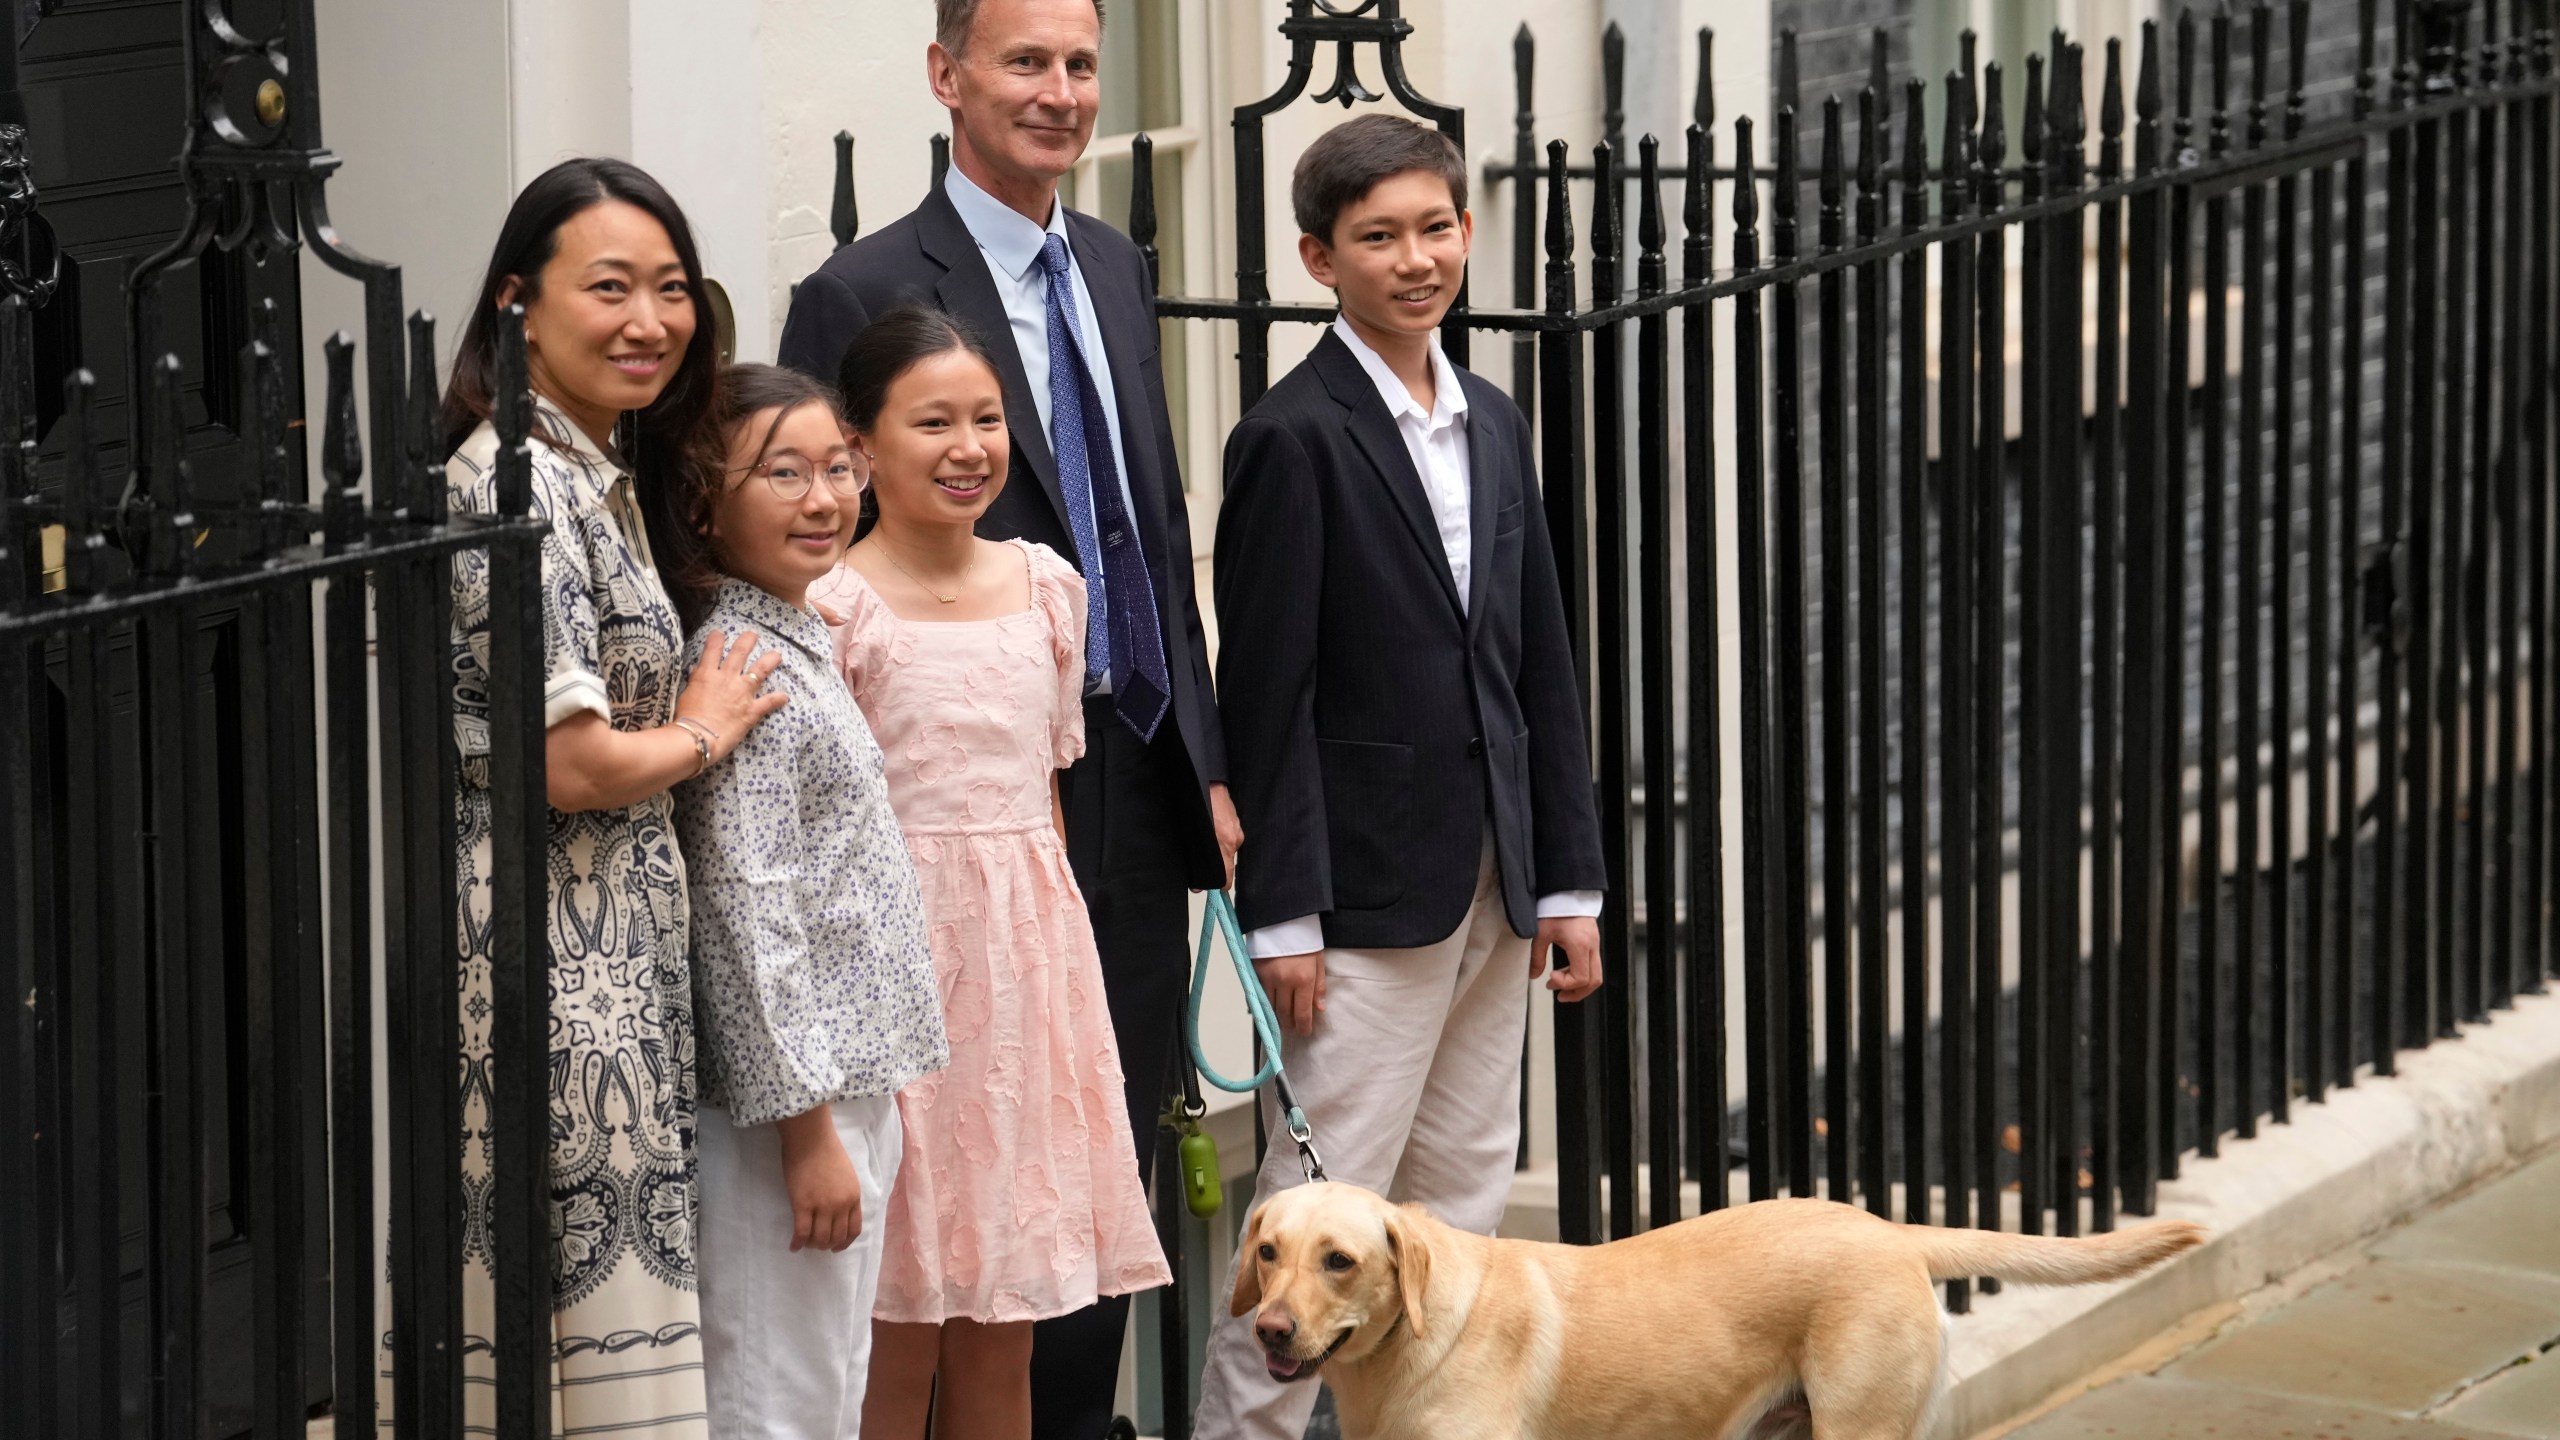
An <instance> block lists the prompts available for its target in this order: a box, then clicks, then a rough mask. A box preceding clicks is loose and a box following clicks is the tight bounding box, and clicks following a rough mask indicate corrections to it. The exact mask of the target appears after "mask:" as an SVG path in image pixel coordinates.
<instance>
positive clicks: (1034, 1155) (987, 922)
mask: <svg viewBox="0 0 2560 1440" xmlns="http://www.w3.org/2000/svg"><path fill="white" fill-rule="evenodd" d="M1013 545H1014V548H1015V550H1016V552H1017V553H1018V554H1020V555H1021V556H1022V557H1023V560H1024V562H1025V564H1027V565H1028V566H1029V568H1030V572H1031V605H1030V608H1029V609H1027V610H1023V611H1019V612H1017V613H1015V614H1012V615H1007V616H1003V617H1000V618H997V619H992V620H959V621H916V620H906V619H901V618H900V617H899V616H898V615H897V614H896V613H895V612H893V611H892V610H890V608H889V606H888V605H887V603H886V602H884V601H883V600H881V598H880V597H879V595H878V594H877V593H876V592H874V591H873V590H872V588H871V586H870V583H869V582H868V581H866V580H864V579H863V577H862V576H861V574H860V573H859V572H857V571H856V570H854V569H853V567H852V566H851V565H843V566H839V567H838V568H837V570H836V572H835V573H834V574H833V575H832V576H830V577H828V579H827V580H825V581H822V582H820V583H819V584H818V585H817V586H815V587H813V588H812V589H811V591H810V598H811V599H813V600H816V601H818V602H820V603H822V604H824V605H826V606H828V607H829V608H831V609H832V610H834V611H835V612H836V614H837V615H838V616H840V617H841V623H840V624H839V625H838V626H837V628H836V632H835V641H836V658H837V661H838V663H839V664H840V665H841V666H842V668H843V670H844V677H845V683H846V684H847V685H849V686H850V687H851V688H852V690H853V698H854V703H855V704H857V705H858V706H860V707H861V709H862V713H863V716H864V718H865V719H867V720H869V721H870V722H871V729H872V733H873V734H874V735H876V736H877V737H878V738H879V741H880V749H881V751H882V753H883V754H884V755H885V757H886V758H887V761H888V770H889V804H890V808H891V809H892V810H894V811H896V812H897V816H898V821H899V824H900V825H901V826H902V827H903V828H904V829H905V831H906V836H907V849H908V852H909V853H910V854H911V855H913V856H914V858H915V865H916V875H917V878H918V879H919V880H920V881H921V882H922V885H923V890H924V913H925V922H926V926H927V929H928V933H929V936H930V941H931V948H932V952H933V967H934V977H935V980H936V983H937V986H938V988H939V990H940V992H941V997H942V1008H943V1024H944V1028H945V1029H946V1030H947V1031H948V1033H949V1035H950V1040H951V1064H950V1066H949V1067H948V1068H947V1069H944V1070H941V1071H939V1072H936V1073H934V1074H930V1075H926V1076H924V1077H922V1078H920V1079H918V1080H916V1081H914V1082H912V1083H910V1084H909V1085H908V1086H907V1087H906V1088H905V1089H904V1090H902V1091H900V1092H899V1094H898V1114H899V1118H900V1119H901V1120H902V1121H904V1122H905V1126H906V1150H905V1154H904V1158H903V1160H902V1161H901V1163H900V1166H899V1170H898V1183H897V1186H896V1188H895V1189H894V1190H893V1191H892V1192H891V1193H890V1196H889V1205H888V1218H887V1222H886V1223H887V1226H888V1228H887V1230H886V1232H885V1236H884V1239H885V1244H886V1247H887V1253H886V1255H885V1257H884V1259H883V1261H882V1267H881V1278H880V1295H879V1300H878V1301H877V1303H876V1305H875V1306H874V1308H873V1311H872V1313H873V1315H874V1316H875V1317H876V1318H878V1319H881V1320H887V1321H891V1322H898V1323H908V1324H938V1323H940V1322H942V1321H945V1320H977V1321H982V1322H1003V1321H1013V1320H1040V1319H1046V1318H1048V1317H1050V1316H1054V1315H1064V1314H1067V1313H1069V1312H1071V1311H1075V1310H1081V1309H1083V1308H1084V1307H1086V1306H1088V1305H1090V1304H1092V1303H1093V1302H1094V1300H1095V1299H1096V1298H1098V1297H1100V1296H1103V1295H1122V1294H1127V1293H1129V1292H1131V1291H1136V1290H1144V1289H1148V1288H1150V1287H1153V1286H1157V1285H1163V1284H1165V1283H1167V1282H1168V1281H1169V1280H1170V1279H1171V1278H1172V1277H1171V1276H1170V1274H1169V1273H1168V1272H1167V1270H1166V1268H1165V1262H1164V1252H1163V1250H1162V1249H1161V1248H1160V1247H1159V1246H1158V1245H1157V1243H1156V1234H1155V1226H1154V1224H1153V1222H1152V1219H1151V1218H1150V1216H1149V1215H1148V1212H1147V1202H1146V1195H1145V1192H1144V1191H1143V1190H1142V1189H1141V1188H1140V1187H1139V1184H1138V1171H1137V1164H1136V1152H1135V1149H1134V1146H1133V1144H1132V1141H1131V1136H1130V1133H1129V1120H1128V1116H1127V1114H1126V1112H1125V1109H1124V1102H1123V1101H1122V1099H1121V1096H1122V1093H1123V1090H1122V1084H1121V1072H1120V1052H1119V1046H1118V1045H1117V1044H1116V1043H1115V1042H1114V1040H1113V1038H1112V1033H1111V1011H1110V1008H1109V1006H1108V1005H1107V1004H1106V1003H1105V1001H1104V998H1103V990H1102V962H1101V959H1100V957H1099V956H1098V955H1097V954H1096V953H1095V950H1094V943H1093V925H1092V922H1091V921H1090V919H1088V918H1087V916H1086V913H1085V905H1084V896H1083V893H1082V892H1080V891H1079V890H1077V888H1076V881H1075V876H1074V874H1073V872H1071V871H1070V870H1069V869H1068V868H1067V852H1066V847H1065V845H1064V844H1063V843H1062V842H1061V841H1060V840H1059V838H1058V832H1057V829H1056V827H1055V824H1054V822H1053V820H1052V818H1051V813H1050V793H1049V787H1050V777H1051V775H1052V773H1053V772H1055V771H1056V770H1058V769H1060V768H1062V767H1064V766H1066V765H1068V764H1071V763H1073V762H1074V761H1075V760H1076V758H1077V757H1079V756H1081V755H1082V754H1083V753H1084V699H1083V694H1084V627H1085V619H1084V613H1085V599H1084V581H1083V579H1082V578H1081V577H1079V576H1078V575H1077V574H1076V572H1075V571H1074V569H1073V568H1071V567H1070V566H1068V565H1067V563H1066V562H1065V561H1063V560H1061V559H1059V558H1058V556H1057V555H1056V554H1055V553H1054V552H1052V551H1050V550H1049V549H1047V548H1046V547H1044V546H1040V545H1035V544H1031V543H1029V542H1026V541H1015V542H1013Z"/></svg>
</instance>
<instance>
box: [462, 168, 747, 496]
mask: <svg viewBox="0 0 2560 1440" xmlns="http://www.w3.org/2000/svg"><path fill="white" fill-rule="evenodd" d="M609 200H619V201H622V202H623V203H625V204H628V205H632V206H636V207H638V208H639V209H641V210H643V211H646V212H647V213H648V215H649V216H650V218H652V219H654V220H656V221H657V222H658V224H659V225H660V226H661V227H663V228H664V229H665V230H666V232H667V242H668V243H669V244H670V245H672V246H674V247H675V252H676V259H677V261H678V262H679V263H681V264H682V265H683V266H684V280H685V287H686V289H687V290H688V291H690V292H691V293H692V295H693V297H694V304H695V311H696V318H695V323H694V327H693V338H692V339H691V340H690V341H688V342H687V343H686V345H685V348H684V355H683V357H682V358H681V359H680V360H678V361H677V363H676V373H675V375H674V376H673V377H672V378H671V379H669V380H668V381H667V386H666V388H665V389H663V390H661V391H659V392H658V398H657V399H655V400H653V401H651V402H649V405H648V408H646V409H643V410H636V411H627V412H625V413H624V416H623V432H622V433H623V435H624V437H625V438H624V445H625V452H624V454H623V457H622V459H623V462H624V463H625V464H627V465H629V466H631V467H632V474H633V477H634V479H635V480H636V481H637V482H638V488H639V489H640V491H641V492H642V493H643V494H646V493H647V492H648V491H649V490H650V489H652V488H654V487H657V486H661V485H666V484H669V483H671V482H675V481H677V480H679V478H680V477H682V476H683V475H684V474H685V472H686V471H688V470H690V469H693V468H697V467H700V466H705V465H708V466H710V467H711V468H712V469H714V470H716V469H718V468H719V465H720V459H719V457H720V433H719V429H718V427H717V426H716V425H715V424H714V423H713V421H712V418H711V393H712V387H713V384H714V381H715V379H716V376H715V374H714V372H715V371H717V370H718V369H719V364H720V337H719V334H718V330H719V326H718V325H717V324H715V323H714V322H713V320H712V318H711V307H710V305H709V303H708V302H707V301H706V300H705V298H704V287H703V283H702V256H701V253H700V251H698V250H697V249H696V248H695V246H694V243H693V227H692V226H690V225H688V224H686V223H685V218H684V211H683V209H682V208H680V207H679V206H678V205H677V204H676V202H675V197H674V196H672V195H669V194H668V193H667V190H666V187H665V186H663V185H660V184H659V183H658V182H657V180H656V179H654V178H653V177H651V175H650V174H649V172H648V171H646V170H643V169H641V168H640V167H639V166H637V165H633V164H631V163H630V162H628V161H624V160H611V159H603V158H598V157H587V158H582V159H576V160H563V161H561V162H560V163H559V164H557V165H554V166H552V167H551V168H550V169H548V170H545V171H543V172H542V173H541V174H540V175H537V176H535V177H534V180H533V183H532V184H530V185H527V186H525V187H524V190H523V192H522V193H520V194H518V195H517V196H516V200H515V204H514V205H512V206H510V207H508V210H507V218H506V221H505V222H504V223H503V224H501V225H500V226H499V227H498V243H497V245H496V246H495V247H494V248H493V249H492V250H491V251H490V254H489V268H488V271H487V273H485V274H484V275H483V276H482V277H481V281H480V299H479V302H478V303H477V304H476V305H474V306H473V307H472V310H471V314H470V318H468V319H467V320H465V321H464V322H463V327H462V342H461V344H460V345H459V346H458V347H457V348H456V349H455V351H454V356H453V378H452V379H451V380H449V381H448V382H447V383H446V385H445V391H444V405H443V408H442V412H441V417H440V418H441V419H442V421H443V424H444V444H445V453H446V454H448V455H450V454H452V453H453V452H454V451H455V450H457V449H459V448H461V446H462V442H463V441H465V440H468V439H469V438H471V432H472V431H473V430H475V429H477V428H479V425H480V422H482V421H483V420H487V419H489V418H490V417H491V415H493V414H494V413H495V411H496V398H497V397H496V395H495V393H494V391H495V389H496V382H497V373H498V309H499V306H498V297H499V296H500V295H502V294H504V293H505V292H506V288H507V282H508V281H510V280H512V281H514V282H515V285H516V293H515V296H514V301H515V303H518V304H530V303H531V302H532V301H533V299H534V298H535V297H536V296H538V295H540V294H541V293H542V270H543V267H544V266H546V265H549V264H550V263H551V257H552V256H553V255H554V254H556V253H558V251H559V248H560V227H561V226H563V225H566V224H568V223H569V222H570V221H571V220H573V219H575V218H577V217H578V216H579V215H581V214H583V213H585V212H586V211H588V210H590V209H593V208H594V207H595V206H598V205H601V204H604V203H605V202H607V201H609ZM535 433H537V434H540V433H541V431H540V427H536V431H535ZM545 438H546V439H553V440H556V439H558V438H559V437H548V436H547V437H545Z"/></svg>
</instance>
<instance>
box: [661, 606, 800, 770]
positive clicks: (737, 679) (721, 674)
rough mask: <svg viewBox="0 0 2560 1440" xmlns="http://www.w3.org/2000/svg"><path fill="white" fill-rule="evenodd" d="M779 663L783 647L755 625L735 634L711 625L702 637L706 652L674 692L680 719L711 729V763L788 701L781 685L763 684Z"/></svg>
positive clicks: (732, 747)
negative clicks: (778, 687) (677, 692)
mask: <svg viewBox="0 0 2560 1440" xmlns="http://www.w3.org/2000/svg"><path fill="white" fill-rule="evenodd" d="M781 663H782V652H781V651H780V650H778V649H775V648H773V647H771V646H767V645H764V644H763V637H762V636H760V635H758V634H756V632H754V631H753V630H741V631H739V632H738V633H737V635H736V636H734V637H732V636H729V635H726V634H723V633H722V632H720V631H718V630H713V631H711V632H709V633H708V634H706V635H705V636H704V637H703V646H702V658H701V659H700V660H697V661H695V662H694V666H693V675H692V678H690V679H688V680H687V681H686V682H685V687H684V693H683V694H681V695H679V696H677V697H676V719H677V720H678V721H679V722H691V725H699V726H701V727H702V728H704V729H706V730H709V731H710V732H711V737H710V739H711V762H712V763H713V764H715V765H716V764H718V763H719V762H720V761H722V760H724V759H726V758H727V757H728V755H729V752H730V751H732V750H735V749H737V748H738V742H739V741H741V740H743V739H745V738H746V734H747V731H749V730H750V729H752V728H754V726H755V723H756V722H757V721H759V720H762V719H763V718H764V717H766V716H767V715H770V714H772V713H773V712H774V711H776V710H779V709H781V708H782V707H783V706H784V705H786V704H788V703H789V702H790V699H791V697H790V696H789V695H788V694H786V693H784V692H783V691H780V690H768V689H767V688H765V682H766V681H767V680H768V679H770V678H771V677H772V675H773V672H774V669H775V667H777V666H779V665H780V664H781ZM688 728H690V726H688Z"/></svg>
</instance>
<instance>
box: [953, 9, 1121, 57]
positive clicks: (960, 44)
mask: <svg viewBox="0 0 2560 1440" xmlns="http://www.w3.org/2000/svg"><path fill="white" fill-rule="evenodd" d="M981 3H982V0H933V43H935V44H937V45H939V46H941V47H942V49H943V52H944V53H945V54H947V55H949V56H950V57H951V58H952V59H954V60H957V59H959V58H960V57H961V56H962V55H964V54H966V53H968V49H969V27H970V26H972V25H975V24H977V23H978V6H979V5H980V4H981ZM1093 23H1094V28H1096V29H1100V28H1102V26H1103V25H1105V24H1106V23H1108V22H1107V20H1106V18H1105V16H1104V14H1103V10H1102V0H1093Z"/></svg>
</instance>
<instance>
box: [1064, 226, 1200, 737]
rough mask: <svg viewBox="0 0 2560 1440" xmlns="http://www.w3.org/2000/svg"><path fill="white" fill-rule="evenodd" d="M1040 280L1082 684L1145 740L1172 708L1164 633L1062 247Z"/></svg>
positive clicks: (1070, 272)
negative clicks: (1074, 567)
mask: <svg viewBox="0 0 2560 1440" xmlns="http://www.w3.org/2000/svg"><path fill="white" fill-rule="evenodd" d="M1040 268H1041V269H1043V270H1045V271H1047V272H1048V275H1049V327H1048V328H1049V442H1050V448H1051V449H1052V450H1054V451H1056V452H1057V457H1058V489H1059V490H1060V491H1061V492H1062V494H1063V495H1064V497H1065V499H1066V502H1067V530H1068V532H1069V533H1070V534H1072V535H1074V537H1075V542H1076V561H1077V563H1078V565H1079V566H1080V568H1082V569H1083V571H1084V584H1085V598H1086V610H1085V636H1084V664H1085V674H1086V675H1088V676H1101V675H1108V676H1110V677H1111V704H1112V708H1113V709H1114V710H1116V711H1118V712H1119V715H1120V719H1121V721H1122V723H1124V724H1126V725H1127V726H1128V727H1129V728H1130V729H1131V730H1133V731H1135V732H1137V736H1138V738H1139V739H1141V740H1153V739H1154V738H1155V734H1156V726H1157V725H1158V724H1159V723H1161V722H1162V721H1163V720H1164V712H1165V709H1166V707H1168V706H1169V705H1171V704H1172V697H1173V687H1172V684H1171V682H1170V680H1169V678H1168V676H1167V675H1166V672H1165V664H1164V629H1163V626H1162V624H1161V623H1160V622H1159V621H1158V619H1157V616H1156V592H1155V587H1154V586H1153V585H1152V584H1151V583H1150V582H1149V581H1148V579H1147V557H1146V554H1145V552H1144V551H1142V550H1141V549H1139V546H1138V531H1137V527H1136V525H1134V524H1133V523H1132V522H1131V520H1130V517H1129V508H1128V506H1127V505H1125V504H1123V503H1122V502H1121V498H1120V469H1119V465H1118V463H1117V462H1116V461H1115V460H1114V459H1113V457H1112V454H1111V430H1110V425H1109V421H1108V419H1107V418H1106V416H1105V415H1104V413H1103V408H1102V392H1101V390H1100V389H1099V388H1097V387H1096V386H1095V385H1094V383H1093V371H1092V369H1091V367H1089V366H1088V365H1087V364H1086V363H1085V354H1084V331H1083V327H1082V326H1081V325H1079V324H1078V323H1077V319H1076V290H1075V279H1074V275H1073V272H1072V271H1071V269H1070V268H1069V261H1068V259H1067V242H1066V239H1065V237H1063V236H1060V235H1056V234H1052V235H1050V236H1049V237H1048V238H1047V239H1046V240H1044V241H1043V242H1042V243H1041V246H1040Z"/></svg>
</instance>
